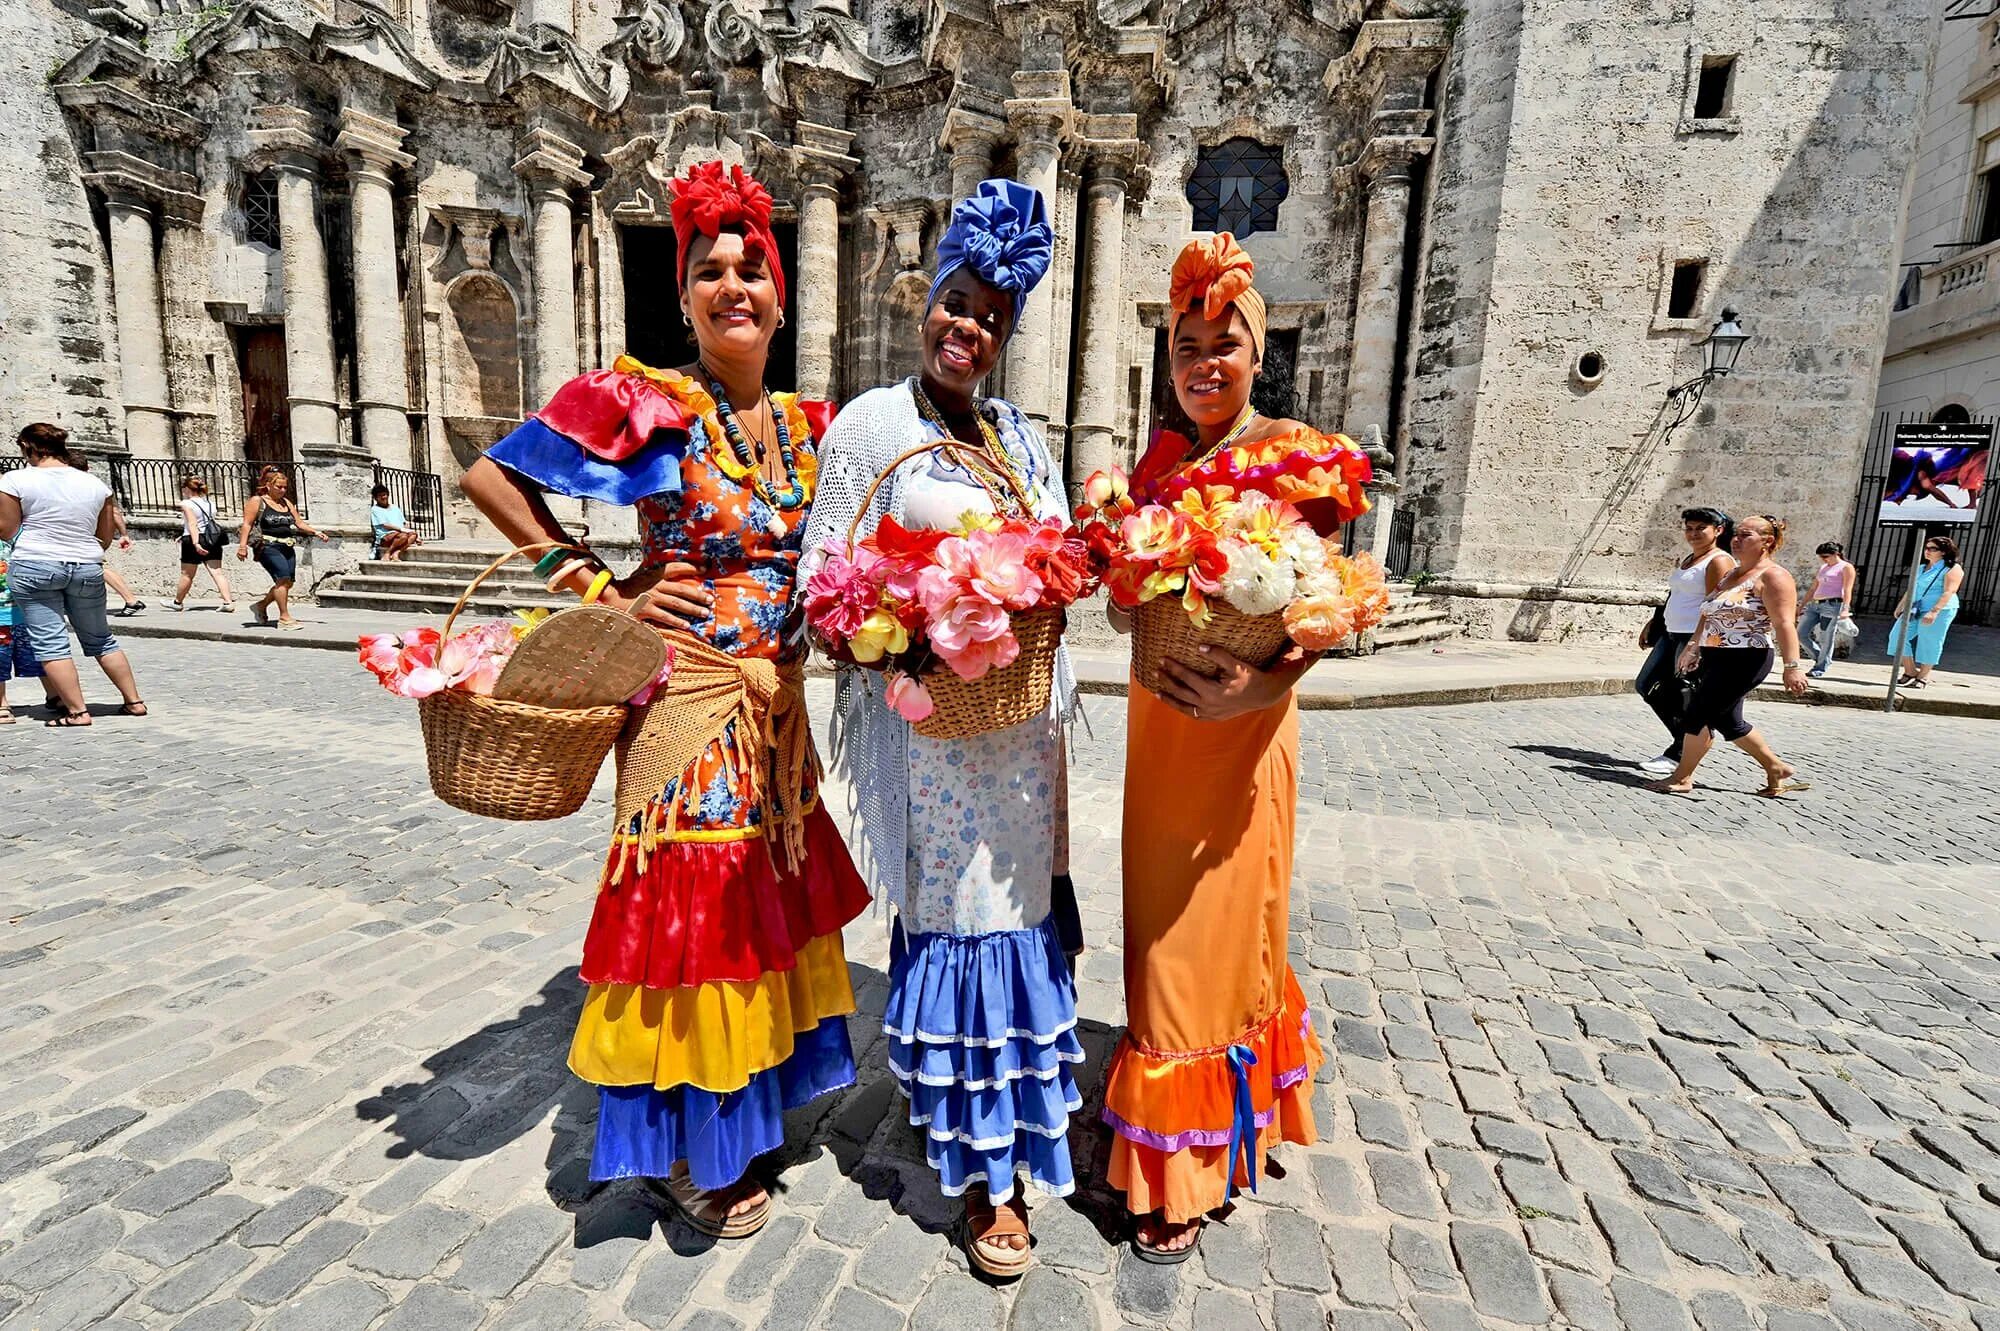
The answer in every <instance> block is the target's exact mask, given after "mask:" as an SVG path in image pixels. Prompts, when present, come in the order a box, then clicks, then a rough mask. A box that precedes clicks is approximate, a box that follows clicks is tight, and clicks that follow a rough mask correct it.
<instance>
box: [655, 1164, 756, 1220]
mask: <svg viewBox="0 0 2000 1331" xmlns="http://www.w3.org/2000/svg"><path fill="white" fill-rule="evenodd" d="M647 1182H649V1183H650V1184H652V1185H653V1187H654V1188H655V1189H656V1190H658V1191H659V1192H661V1193H663V1194H664V1195H665V1196H666V1198H667V1200H668V1201H670V1202H672V1203H673V1204H674V1209H675V1210H677V1211H679V1212H680V1213H681V1214H682V1215H683V1216H685V1217H687V1222H688V1224H690V1225H692V1226H694V1227H695V1228H696V1229H697V1230H699V1231H701V1232H702V1233H704V1234H706V1235H708V1236H709V1237H710V1238H716V1239H747V1238H749V1237H750V1236H751V1235H752V1234H755V1233H756V1232H757V1231H758V1230H760V1229H762V1228H763V1227H764V1223H765V1222H766V1221H768V1220H769V1219H770V1218H771V1194H770V1193H769V1192H768V1191H767V1192H765V1194H764V1200H763V1201H762V1202H760V1203H759V1204H758V1205H756V1206H754V1207H752V1208H751V1209H750V1210H748V1211H745V1212H744V1213H743V1214H741V1215H731V1214H729V1208H730V1207H732V1206H734V1205H736V1203H737V1202H738V1201H739V1200H741V1199H742V1197H743V1194H744V1193H745V1192H746V1191H748V1190H749V1189H750V1188H753V1187H757V1186H759V1185H758V1184H757V1183H756V1182H755V1180H752V1179H747V1178H746V1179H741V1180H739V1181H738V1182H736V1183H735V1184H734V1185H732V1186H730V1187H727V1188H718V1189H716V1190H715V1191H713V1192H711V1191H708V1190H706V1189H703V1188H697V1187H696V1186H695V1185H694V1180H693V1179H692V1178H690V1177H688V1172H687V1166H686V1165H684V1164H682V1165H675V1166H674V1172H673V1173H671V1174H669V1175H667V1177H666V1178H664V1179H648V1180H647Z"/></svg>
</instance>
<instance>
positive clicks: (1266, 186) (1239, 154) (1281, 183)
mask: <svg viewBox="0 0 2000 1331" xmlns="http://www.w3.org/2000/svg"><path fill="white" fill-rule="evenodd" d="M1289 193H1291V182H1290V181H1289V180H1288V179H1286V176H1285V161H1284V156H1283V154H1282V153H1280V152H1279V150H1278V149H1276V148H1273V147H1270V146H1269V145H1267V144H1262V143H1258V142H1257V141H1256V140H1255V139H1230V140H1228V141H1227V142H1225V143H1220V144H1217V145H1216V146H1215V147H1213V148H1203V149H1202V150H1201V156H1200V158H1199V159H1197V160H1196V162H1195V167H1194V173H1193V174H1192V175H1190V176H1189V177H1188V183H1187V198H1188V202H1189V203H1191V204H1193V205H1194V229H1195V230H1197V231H1231V232H1234V233H1235V234H1237V235H1239V236H1248V235H1254V234H1255V233H1257V232H1259V231H1276V230H1277V229H1278V205H1279V204H1281V203H1283V202H1284V201H1285V196H1286V195H1287V194H1289Z"/></svg>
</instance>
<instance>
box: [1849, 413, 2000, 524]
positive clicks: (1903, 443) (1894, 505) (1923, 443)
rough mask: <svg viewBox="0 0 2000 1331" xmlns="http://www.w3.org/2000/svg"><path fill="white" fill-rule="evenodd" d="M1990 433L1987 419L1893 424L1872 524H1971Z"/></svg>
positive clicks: (1981, 486)
mask: <svg viewBox="0 0 2000 1331" xmlns="http://www.w3.org/2000/svg"><path fill="white" fill-rule="evenodd" d="M1993 430H1994V427H1993V424H1992V422H1990V421H1989V422H1987V423H1984V424H1980V423H1978V422H1970V421H1968V422H1941V421H1915V422H1910V423H1906V424H1902V425H1898V426H1897V427H1896V440H1895V445H1896V446H1895V451H1894V452H1892V453H1891V454H1890V456H1889V478H1888V481H1887V483H1885V484H1884V485H1883V487H1882V504H1881V507H1880V509H1879V510H1878V511H1877V514H1876V520H1877V521H1878V522H1881V523H1884V524H1893V525H1900V526H1910V525H1913V524H1923V523H1931V524H1940V523H1954V522H1955V523H1966V524H1970V523H1973V522H1977V521H1978V520H1979V501H1980V498H1981V496H1982V495H1983V494H1984V493H1985V490H1986V463H1987V459H1988V458H1989V457H1990V456H1991V455H1992V452H1993Z"/></svg>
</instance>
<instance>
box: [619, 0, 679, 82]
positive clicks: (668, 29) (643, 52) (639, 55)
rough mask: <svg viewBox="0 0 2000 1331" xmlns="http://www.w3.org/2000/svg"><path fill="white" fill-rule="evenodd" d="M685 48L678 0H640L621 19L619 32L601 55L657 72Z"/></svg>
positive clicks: (670, 62)
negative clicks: (633, 10)
mask: <svg viewBox="0 0 2000 1331" xmlns="http://www.w3.org/2000/svg"><path fill="white" fill-rule="evenodd" d="M686 49H687V20H686V19H684V18H682V17H681V7H680V4H679V0H641V3H640V5H639V7H638V9H637V11H635V12H633V13H630V14H627V15H626V16H625V17H624V18H623V19H622V20H620V22H619V25H618V35H617V36H616V37H614V38H613V39H612V40H611V41H610V43H609V44H607V45H606V46H605V48H604V54H605V55H606V56H607V57H609V58H611V59H613V60H618V59H623V60H625V61H627V62H628V63H630V64H632V65H635V66H637V67H638V68H640V69H643V70H646V71H648V72H650V73H655V74H657V73H659V72H660V71H661V70H664V69H667V68H670V67H671V66H672V65H673V63H674V61H675V60H677V59H679V58H680V54H681V52H682V51H684V50H686Z"/></svg>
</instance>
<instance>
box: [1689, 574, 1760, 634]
mask: <svg viewBox="0 0 2000 1331" xmlns="http://www.w3.org/2000/svg"><path fill="white" fill-rule="evenodd" d="M1701 619H1702V627H1701V645H1702V646H1704V647H1769V646H1770V645H1771V614H1770V612H1769V611H1768V610H1766V609H1765V608H1764V598H1763V597H1762V596H1760V595H1759V594H1758V592H1757V580H1756V579H1755V578H1751V579H1749V580H1747V581H1744V582H1740V583H1738V584H1736V585H1735V586H1734V587H1731V588H1729V589H1727V590H1726V591H1718V592H1717V593H1716V594H1715V595H1713V596H1711V597H1709V598H1708V599H1707V600H1706V601H1703V602H1702V603H1701Z"/></svg>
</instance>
